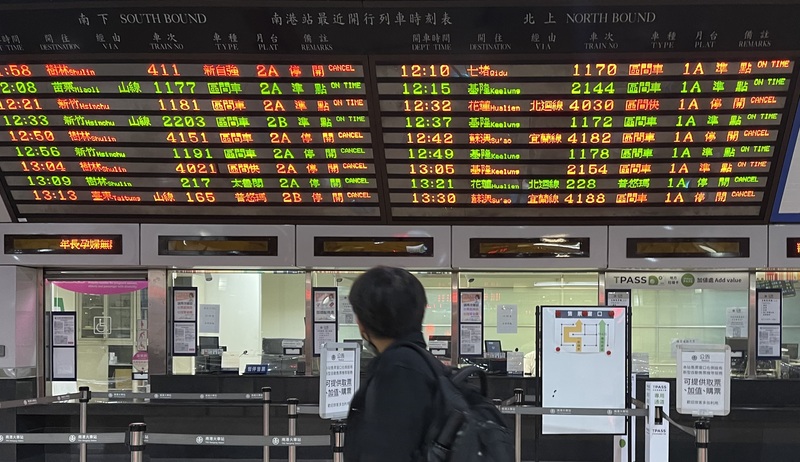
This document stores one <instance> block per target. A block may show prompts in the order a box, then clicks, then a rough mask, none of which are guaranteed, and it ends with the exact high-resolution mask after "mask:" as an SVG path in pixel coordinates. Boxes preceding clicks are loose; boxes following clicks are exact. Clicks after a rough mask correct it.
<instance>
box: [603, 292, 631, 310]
mask: <svg viewBox="0 0 800 462" xmlns="http://www.w3.org/2000/svg"><path fill="white" fill-rule="evenodd" d="M606 305H607V306H624V307H625V308H630V307H631V293H630V292H627V291H625V292H622V291H620V292H612V291H609V292H608V294H606Z"/></svg>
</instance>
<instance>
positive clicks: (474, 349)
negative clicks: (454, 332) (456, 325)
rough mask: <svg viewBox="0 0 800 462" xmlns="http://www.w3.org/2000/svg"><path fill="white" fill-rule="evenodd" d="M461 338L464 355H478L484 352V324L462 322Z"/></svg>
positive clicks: (462, 353)
mask: <svg viewBox="0 0 800 462" xmlns="http://www.w3.org/2000/svg"><path fill="white" fill-rule="evenodd" d="M459 338H460V341H459V343H460V344H461V355H462V356H476V355H482V354H483V325H482V324H461V330H460V337H459Z"/></svg>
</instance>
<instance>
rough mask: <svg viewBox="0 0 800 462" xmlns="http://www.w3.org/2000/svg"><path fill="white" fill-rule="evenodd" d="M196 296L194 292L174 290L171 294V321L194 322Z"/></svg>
mask: <svg viewBox="0 0 800 462" xmlns="http://www.w3.org/2000/svg"><path fill="white" fill-rule="evenodd" d="M196 295H197V294H195V291H194V290H181V289H175V291H174V292H173V294H172V300H173V318H172V320H173V321H192V322H194V321H195V319H196V316H197V296H196Z"/></svg>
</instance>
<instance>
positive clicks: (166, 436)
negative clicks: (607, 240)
mask: <svg viewBox="0 0 800 462" xmlns="http://www.w3.org/2000/svg"><path fill="white" fill-rule="evenodd" d="M271 395H272V389H271V388H269V387H264V388H262V389H261V392H260V393H134V392H128V391H113V392H102V393H92V392H91V390H89V388H88V387H81V388H80V389H79V393H71V394H65V395H59V396H50V397H41V398H31V399H21V400H13V401H5V402H0V409H12V408H22V407H28V406H37V405H45V404H54V403H65V402H69V401H75V400H77V401H78V403H79V413H80V419H79V429H78V432H75V433H27V434H2V435H0V444H31V445H40V444H45V445H50V444H63V445H78V446H79V455H80V456H79V460H80V462H87V457H88V451H87V448H88V445H91V444H126V445H128V447H129V449H130V453H131V461H132V462H140V461H141V460H142V457H143V454H144V452H145V448H146V446H147V445H184V446H185V445H192V446H197V445H205V446H239V447H263V460H264V462H269V461H270V448H272V447H286V448H287V449H288V455H289V456H288V457H289V459H288V460H289V462H296V460H297V447H300V446H310V447H324V446H328V447H331V449H332V455H333V461H334V462H342V461H343V460H344V457H343V456H344V434H345V429H346V425H345V424H344V423H343V422H341V421H334V422H333V423H332V425H331V434H329V435H298V425H297V424H298V422H297V421H298V416H299V415H302V414H318V413H319V406H318V405H308V404H300V403H299V400H297V399H296V398H289V399H288V400H287V402H286V405H285V406H286V410H287V411H286V417H287V419H288V432H287V433H288V434H287V435H271V434H270V411H271V406H272V405H273V404H272V397H271ZM528 398H529V397H528V396H526V395H525V394H524V390H522V389H521V388H517V389H515V390H514V396H513V397H512V398H511V399H509V400H506V402H505V404H504V403H503V402H501V401H500V400H495V404H496V405H497V408H498V410H499V411H500V412H501V413H502V414H506V415H513V416H514V443H515V460H516V462H521V461H522V416H524V415H533V416H543V415H563V416H606V417H607V416H613V417H646V416H647V414H648V410H647V409H646V408H645V406H644V403H642V402H640V401H635V404H636V405H637V408H622V409H598V408H550V407H540V406H532V405H527V404H525V401H526V399H528ZM92 399H109V400H122V401H136V400H144V401H149V402H150V403H153V404H162V403H163V401H169V400H175V401H191V402H209V401H236V402H240V403H241V402H253V401H260V402H261V404H262V407H263V421H262V427H263V428H262V430H263V434H262V435H201V434H171V433H147V425H146V424H145V423H139V422H136V423H131V424H130V426H129V428H128V432H127V433H125V432H119V433H115V432H111V433H89V432H88V431H87V427H88V404H89V402H90V401H91V400H92ZM664 418H665V419H666V420H667V421H669V422H670V423H671V424H672V425H674V426H676V427H677V428H679V429H681V430H682V431H685V432H687V433H689V434H690V435H692V436H694V437H695V441H696V447H697V461H698V462H707V460H708V443H709V429H710V422H709V421H708V420H701V421H698V422H696V425H695V428H690V427H685V426H682V425H679V424H678V423H677V422H675V421H674V420H672V419H670V418H669V417H668V416H667V415H666V414H664Z"/></svg>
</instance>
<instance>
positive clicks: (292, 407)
mask: <svg viewBox="0 0 800 462" xmlns="http://www.w3.org/2000/svg"><path fill="white" fill-rule="evenodd" d="M299 403H300V400H299V399H297V398H289V399H288V400H287V401H286V404H287V406H286V409H287V414H288V417H289V436H297V406H298V404H299ZM289 462H297V448H296V447H295V446H289Z"/></svg>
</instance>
